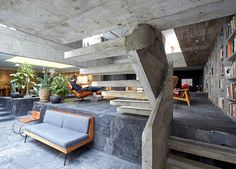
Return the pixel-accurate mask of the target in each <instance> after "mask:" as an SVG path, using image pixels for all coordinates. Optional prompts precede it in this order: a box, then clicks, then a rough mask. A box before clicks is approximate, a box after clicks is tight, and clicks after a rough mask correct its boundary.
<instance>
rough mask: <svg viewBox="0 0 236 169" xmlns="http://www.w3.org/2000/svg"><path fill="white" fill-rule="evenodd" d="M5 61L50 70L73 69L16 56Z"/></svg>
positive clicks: (63, 65) (60, 64)
mask: <svg viewBox="0 0 236 169" xmlns="http://www.w3.org/2000/svg"><path fill="white" fill-rule="evenodd" d="M6 61H7V62H12V63H26V64H30V65H36V66H44V67H51V68H60V69H64V68H71V67H75V66H73V65H68V64H63V63H57V62H51V61H46V60H40V59H32V58H26V57H20V56H16V57H13V58H10V59H7V60H6Z"/></svg>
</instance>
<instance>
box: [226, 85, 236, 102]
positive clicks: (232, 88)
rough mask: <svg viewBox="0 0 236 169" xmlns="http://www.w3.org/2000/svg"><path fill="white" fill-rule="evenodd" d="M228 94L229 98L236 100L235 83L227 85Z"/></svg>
mask: <svg viewBox="0 0 236 169" xmlns="http://www.w3.org/2000/svg"><path fill="white" fill-rule="evenodd" d="M226 95H227V97H228V98H231V99H235V100H236V85H235V83H231V84H229V85H227V86H226Z"/></svg>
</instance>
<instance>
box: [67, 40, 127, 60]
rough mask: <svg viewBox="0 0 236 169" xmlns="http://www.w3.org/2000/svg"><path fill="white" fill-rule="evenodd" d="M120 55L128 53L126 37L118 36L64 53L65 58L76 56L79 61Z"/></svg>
mask: <svg viewBox="0 0 236 169" xmlns="http://www.w3.org/2000/svg"><path fill="white" fill-rule="evenodd" d="M120 55H126V49H125V38H118V39H115V40H110V41H106V42H101V43H97V44H94V45H91V46H88V47H83V48H79V49H74V50H70V51H67V52H65V53H64V58H75V57H76V59H78V60H79V61H89V60H96V59H103V58H108V57H113V56H120Z"/></svg>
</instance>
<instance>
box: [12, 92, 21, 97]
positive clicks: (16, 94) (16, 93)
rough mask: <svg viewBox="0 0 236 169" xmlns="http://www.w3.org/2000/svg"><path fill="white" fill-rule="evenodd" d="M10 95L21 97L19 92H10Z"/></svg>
mask: <svg viewBox="0 0 236 169" xmlns="http://www.w3.org/2000/svg"><path fill="white" fill-rule="evenodd" d="M10 96H11V98H19V97H21V95H20V93H19V92H15V93H11V94H10Z"/></svg>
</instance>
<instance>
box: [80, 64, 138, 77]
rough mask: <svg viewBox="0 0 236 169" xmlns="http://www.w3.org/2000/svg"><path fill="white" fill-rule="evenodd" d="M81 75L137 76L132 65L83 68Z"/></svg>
mask: <svg viewBox="0 0 236 169" xmlns="http://www.w3.org/2000/svg"><path fill="white" fill-rule="evenodd" d="M80 74H92V75H116V74H135V73H134V70H133V68H132V65H131V64H130V63H120V64H109V65H104V66H99V67H89V68H81V69H80Z"/></svg>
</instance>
